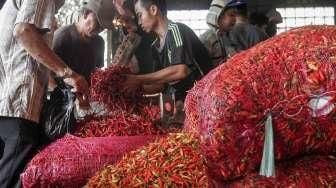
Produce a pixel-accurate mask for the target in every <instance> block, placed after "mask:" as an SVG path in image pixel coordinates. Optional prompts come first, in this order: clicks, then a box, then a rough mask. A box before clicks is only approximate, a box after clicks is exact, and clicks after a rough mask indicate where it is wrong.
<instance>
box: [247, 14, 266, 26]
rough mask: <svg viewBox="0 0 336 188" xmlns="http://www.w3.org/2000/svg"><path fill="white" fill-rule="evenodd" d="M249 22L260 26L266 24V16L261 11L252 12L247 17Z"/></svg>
mask: <svg viewBox="0 0 336 188" xmlns="http://www.w3.org/2000/svg"><path fill="white" fill-rule="evenodd" d="M249 21H250V24H252V25H256V26H258V27H261V26H263V25H267V24H268V18H267V16H266V15H265V14H263V13H261V12H253V13H251V15H250V18H249Z"/></svg>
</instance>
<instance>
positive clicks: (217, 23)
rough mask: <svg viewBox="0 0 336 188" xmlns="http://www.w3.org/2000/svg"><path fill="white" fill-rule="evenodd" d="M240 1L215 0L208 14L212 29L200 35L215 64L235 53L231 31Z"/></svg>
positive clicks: (208, 22)
mask: <svg viewBox="0 0 336 188" xmlns="http://www.w3.org/2000/svg"><path fill="white" fill-rule="evenodd" d="M238 5H239V2H236V1H234V0H231V1H227V0H213V1H212V3H211V6H210V9H209V12H208V15H207V24H208V25H209V27H210V29H209V30H208V31H206V32H205V33H204V34H202V35H201V36H200V39H201V41H202V42H203V44H204V45H205V47H206V48H207V49H208V52H209V54H210V56H211V58H212V63H213V65H214V66H217V65H219V64H220V63H221V62H225V60H226V59H227V58H229V57H231V56H233V55H234V54H235V49H234V47H233V45H232V43H231V41H230V39H229V36H228V34H229V31H230V30H231V29H232V28H233V26H234V24H235V23H236V9H235V7H236V6H238Z"/></svg>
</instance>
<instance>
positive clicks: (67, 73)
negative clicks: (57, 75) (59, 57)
mask: <svg viewBox="0 0 336 188" xmlns="http://www.w3.org/2000/svg"><path fill="white" fill-rule="evenodd" d="M72 74H73V71H72V70H71V69H70V68H69V67H66V68H65V69H64V71H63V74H62V76H61V77H62V78H69V77H71V76H72Z"/></svg>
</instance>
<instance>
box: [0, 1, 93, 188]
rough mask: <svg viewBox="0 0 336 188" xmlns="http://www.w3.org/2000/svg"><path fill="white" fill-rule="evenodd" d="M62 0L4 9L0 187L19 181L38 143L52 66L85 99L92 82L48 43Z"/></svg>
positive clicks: (0, 18) (0, 21) (9, 4)
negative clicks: (2, 148) (74, 69)
mask: <svg viewBox="0 0 336 188" xmlns="http://www.w3.org/2000/svg"><path fill="white" fill-rule="evenodd" d="M63 3H64V1H63V0H48V1H47V0H12V1H6V3H5V5H4V6H3V8H2V9H1V11H0V33H1V35H0V125H1V126H0V137H1V140H3V142H4V144H5V148H4V154H3V157H2V158H1V160H0V187H4V188H6V187H16V186H17V187H20V186H21V185H20V182H19V176H20V173H21V172H22V170H23V169H24V167H25V165H26V163H27V161H28V160H29V159H30V157H31V156H32V155H33V154H34V151H35V149H36V147H37V144H38V139H39V132H40V128H39V126H38V123H39V118H40V111H41V108H42V103H43V99H44V95H45V89H46V87H47V83H48V75H49V71H51V72H53V73H54V74H56V75H57V76H58V77H61V78H64V81H65V82H66V83H67V84H68V85H70V86H72V87H73V91H74V92H76V94H77V97H78V98H79V99H81V101H82V102H83V103H82V104H87V101H86V98H87V97H86V92H87V90H88V84H87V82H86V81H85V79H84V78H83V77H82V76H80V75H79V74H77V73H75V72H74V71H72V70H71V69H70V68H69V67H68V66H67V65H66V64H65V63H64V62H63V61H62V60H61V59H60V58H59V57H58V56H57V55H56V54H55V53H54V52H53V51H52V50H51V48H49V46H48V44H50V42H51V41H52V40H51V39H52V32H51V29H52V27H53V23H54V15H55V13H56V11H57V10H58V9H59V8H60V7H61V6H62V5H63Z"/></svg>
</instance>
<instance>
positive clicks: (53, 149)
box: [21, 135, 157, 188]
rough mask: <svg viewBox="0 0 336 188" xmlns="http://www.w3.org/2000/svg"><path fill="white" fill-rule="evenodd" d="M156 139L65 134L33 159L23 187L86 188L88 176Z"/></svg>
mask: <svg viewBox="0 0 336 188" xmlns="http://www.w3.org/2000/svg"><path fill="white" fill-rule="evenodd" d="M156 138H157V137H154V136H133V137H106V138H78V137H75V136H72V135H66V136H65V137H64V138H62V139H59V140H57V141H56V142H54V143H52V144H51V145H49V146H48V147H46V148H45V149H43V150H42V151H41V152H40V153H39V154H37V155H36V156H35V157H34V158H33V159H32V161H31V162H30V163H29V164H28V166H27V169H26V170H25V172H24V173H23V174H22V175H21V180H22V184H23V187H25V188H42V187H49V188H53V187H64V188H67V187H68V188H77V187H83V185H85V183H86V181H87V180H88V178H90V177H92V176H93V175H94V174H95V173H96V172H97V171H99V170H101V169H102V168H104V167H105V166H106V165H111V164H113V163H115V162H117V161H118V160H119V159H121V158H122V156H123V155H124V154H126V153H128V152H130V151H132V150H134V149H137V148H138V147H141V146H143V145H145V144H147V143H149V142H151V141H154V140H155V139H156Z"/></svg>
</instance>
